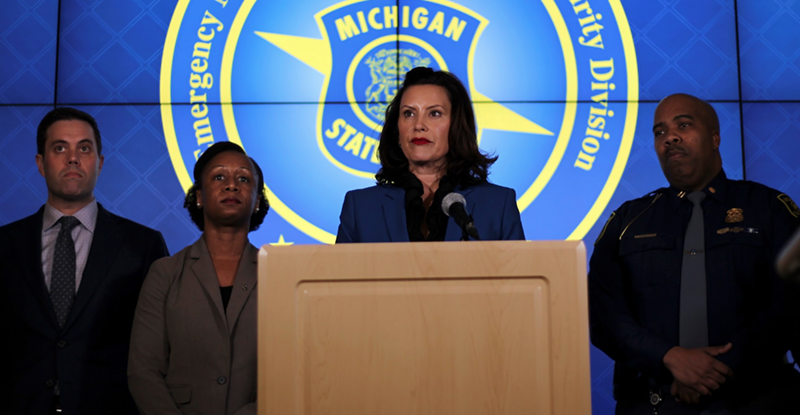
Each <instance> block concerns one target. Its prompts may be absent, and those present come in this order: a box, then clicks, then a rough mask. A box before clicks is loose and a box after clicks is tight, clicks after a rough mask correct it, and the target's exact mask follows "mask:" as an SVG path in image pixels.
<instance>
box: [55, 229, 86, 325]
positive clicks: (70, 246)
mask: <svg viewBox="0 0 800 415" xmlns="http://www.w3.org/2000/svg"><path fill="white" fill-rule="evenodd" d="M58 222H59V223H61V230H59V231H58V237H57V238H56V249H55V253H54V254H53V272H52V276H51V278H50V301H52V302H53V309H54V310H55V311H56V318H57V319H58V325H59V326H60V327H64V323H65V322H66V321H67V316H68V315H69V310H70V309H71V308H72V302H73V301H74V300H75V242H74V241H73V240H72V230H73V229H75V227H76V226H78V224H80V223H81V222H80V221H79V220H78V219H76V218H75V217H74V216H62V217H61V219H59V220H58Z"/></svg>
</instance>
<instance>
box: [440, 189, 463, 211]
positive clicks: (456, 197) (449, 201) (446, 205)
mask: <svg viewBox="0 0 800 415" xmlns="http://www.w3.org/2000/svg"><path fill="white" fill-rule="evenodd" d="M453 203H461V204H462V205H463V206H464V208H465V209H466V207H467V199H464V195H462V194H461V193H456V192H450V193H448V194H447V195H446V196H445V197H444V199H442V210H443V211H444V214H445V215H447V216H450V206H453Z"/></svg>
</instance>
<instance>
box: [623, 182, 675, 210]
mask: <svg viewBox="0 0 800 415" xmlns="http://www.w3.org/2000/svg"><path fill="white" fill-rule="evenodd" d="M668 192H669V188H666V187H662V188H660V189H656V190H653V191H652V192H649V193H647V194H645V195H644V196H641V197H637V198H636V199H630V200H628V201H626V202H624V203H623V204H622V205H620V206H619V207H618V208H617V210H616V211H615V212H617V214H620V213H625V212H637V213H638V212H639V211H640V210H641V209H643V208H647V207H648V206H650V205H652V204H653V203H655V202H657V201H658V200H660V199H663V198H664V197H665V196H666V195H667V193H668Z"/></svg>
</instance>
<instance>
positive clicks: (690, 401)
mask: <svg viewBox="0 0 800 415" xmlns="http://www.w3.org/2000/svg"><path fill="white" fill-rule="evenodd" d="M669 391H670V393H671V394H672V396H674V397H675V400H676V401H678V402H681V403H685V404H687V405H695V404H698V403H700V398H701V397H702V395H700V392H698V391H696V390H694V389H692V388H690V387H688V386H686V385H684V384H683V383H680V382H678V381H677V380H673V381H672V387H671V388H670V390H669Z"/></svg>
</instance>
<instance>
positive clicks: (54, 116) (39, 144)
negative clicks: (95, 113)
mask: <svg viewBox="0 0 800 415" xmlns="http://www.w3.org/2000/svg"><path fill="white" fill-rule="evenodd" d="M71 120H78V121H83V122H85V123H87V124H89V126H91V127H92V132H93V133H94V141H95V143H96V144H97V154H103V142H102V141H101V140H100V129H99V128H97V121H95V119H94V117H92V116H91V115H89V114H87V113H85V112H83V111H81V110H79V109H75V108H71V107H58V108H56V109H54V110H52V111H50V112H48V113H47V114H46V115H45V116H44V118H42V121H41V122H39V128H37V129H36V152H37V153H38V154H42V155H44V144H45V143H46V142H47V130H48V129H50V127H51V126H52V125H53V124H55V123H57V122H59V121H71Z"/></svg>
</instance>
